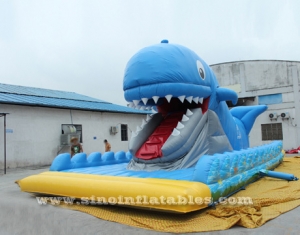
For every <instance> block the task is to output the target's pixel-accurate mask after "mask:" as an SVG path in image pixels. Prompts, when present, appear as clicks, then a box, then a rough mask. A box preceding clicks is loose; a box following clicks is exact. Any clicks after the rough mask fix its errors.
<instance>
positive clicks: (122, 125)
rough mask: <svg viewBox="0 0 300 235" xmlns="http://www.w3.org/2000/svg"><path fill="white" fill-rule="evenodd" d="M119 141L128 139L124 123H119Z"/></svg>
mask: <svg viewBox="0 0 300 235" xmlns="http://www.w3.org/2000/svg"><path fill="white" fill-rule="evenodd" d="M121 141H128V127H127V125H125V124H121Z"/></svg>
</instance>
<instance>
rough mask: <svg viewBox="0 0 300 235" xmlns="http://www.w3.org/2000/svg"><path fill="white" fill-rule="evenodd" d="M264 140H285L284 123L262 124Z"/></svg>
mask: <svg viewBox="0 0 300 235" xmlns="http://www.w3.org/2000/svg"><path fill="white" fill-rule="evenodd" d="M261 135H262V140H283V135H282V123H271V124H261Z"/></svg>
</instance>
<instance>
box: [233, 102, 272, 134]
mask: <svg viewBox="0 0 300 235" xmlns="http://www.w3.org/2000/svg"><path fill="white" fill-rule="evenodd" d="M267 109H268V106H267V105H256V106H242V107H235V108H232V109H231V110H230V112H231V114H232V116H234V117H235V118H237V119H239V120H240V121H241V122H242V123H243V124H244V127H245V130H246V133H247V135H248V134H249V133H250V131H251V129H252V127H253V124H254V122H255V119H256V118H257V117H258V116H259V115H260V114H262V113H263V112H264V111H266V110H267Z"/></svg>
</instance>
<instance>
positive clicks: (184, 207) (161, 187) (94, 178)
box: [17, 171, 211, 213]
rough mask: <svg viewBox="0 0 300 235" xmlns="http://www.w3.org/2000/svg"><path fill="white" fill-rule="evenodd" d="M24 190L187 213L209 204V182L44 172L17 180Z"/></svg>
mask: <svg viewBox="0 0 300 235" xmlns="http://www.w3.org/2000/svg"><path fill="white" fill-rule="evenodd" d="M17 183H18V184H19V186H20V188H21V190H22V191H25V192H30V193H37V194H43V195H53V196H62V197H71V198H76V199H78V201H76V203H77V204H81V205H82V204H83V205H87V204H93V205H95V204H97V205H103V204H110V205H120V206H134V207H141V208H144V209H155V210H163V211H169V212H177V213H187V212H191V211H196V210H200V209H203V208H205V207H207V206H208V204H209V202H210V198H211V193H210V189H209V188H208V186H207V185H205V184H203V183H199V182H190V181H181V180H166V179H152V178H133V177H116V176H101V175H90V174H78V173H64V172H50V171H49V172H44V173H41V174H38V175H32V176H29V177H27V178H24V179H22V180H19V181H17Z"/></svg>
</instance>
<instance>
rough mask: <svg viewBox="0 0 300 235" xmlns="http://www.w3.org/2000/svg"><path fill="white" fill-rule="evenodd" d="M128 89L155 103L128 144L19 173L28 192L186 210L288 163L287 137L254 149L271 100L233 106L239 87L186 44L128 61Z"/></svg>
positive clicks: (142, 101)
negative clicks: (223, 81)
mask: <svg viewBox="0 0 300 235" xmlns="http://www.w3.org/2000/svg"><path fill="white" fill-rule="evenodd" d="M123 88H124V95H125V99H126V100H127V101H128V102H130V106H131V107H134V108H139V109H149V108H150V109H151V108H153V110H155V113H153V114H150V112H149V114H148V115H147V118H146V119H145V120H143V122H142V124H141V126H138V127H137V130H136V132H134V133H132V135H131V139H130V142H129V151H128V152H126V153H125V152H123V151H121V152H117V153H113V152H107V153H104V154H103V155H102V154H101V153H99V152H95V153H91V154H90V155H89V156H88V157H87V156H86V154H85V153H79V154H76V155H75V156H74V157H73V158H71V157H70V154H68V153H65V154H60V155H58V156H57V157H56V158H55V159H54V160H53V162H52V165H51V167H50V171H48V172H44V173H41V174H38V175H33V176H29V177H27V178H24V179H22V180H19V181H18V184H19V186H20V188H21V190H22V191H26V192H31V193H38V194H47V195H56V196H57V195H58V196H69V197H74V198H76V199H78V200H80V199H81V200H83V199H84V200H83V201H84V202H86V201H90V200H91V197H92V198H101V200H100V202H99V205H102V204H114V205H115V204H118V205H126V206H136V207H142V208H147V209H158V210H164V211H171V212H180V213H186V212H190V211H195V210H199V209H202V208H205V207H207V206H210V205H213V204H214V203H215V202H218V201H219V200H220V198H223V197H229V196H230V195H232V194H234V193H235V192H237V191H239V190H240V189H242V188H244V187H245V186H246V185H247V184H249V183H252V182H253V181H255V180H257V179H259V178H260V177H261V176H262V175H266V174H267V173H266V172H268V170H272V169H274V168H275V167H276V166H278V165H279V164H280V163H281V162H282V159H283V156H284V152H283V150H282V143H281V142H280V141H274V142H272V143H270V144H267V145H263V146H258V147H254V148H249V139H248V135H249V133H250V131H251V128H252V126H253V124H254V121H255V119H256V117H257V116H258V115H260V114H261V113H262V112H264V111H265V110H266V109H267V107H266V106H264V105H258V106H247V107H235V108H232V109H231V110H229V108H228V106H227V104H226V101H231V102H232V103H233V104H236V103H237V100H238V96H237V94H236V93H235V92H234V91H232V90H229V89H225V88H221V87H219V85H218V82H217V79H216V77H215V75H214V73H213V71H212V70H211V69H210V67H209V66H208V65H207V64H206V63H205V62H204V61H203V60H202V59H201V58H200V57H199V56H197V55H196V54H195V53H194V52H193V51H191V50H190V49H188V48H186V47H184V46H181V45H175V44H170V43H168V41H167V40H163V41H162V42H161V43H159V44H156V45H153V46H149V47H146V48H144V49H142V50H140V51H139V52H138V53H136V54H135V55H134V56H133V57H132V58H131V59H130V60H129V62H128V64H127V67H126V69H125V75H124V83H123ZM286 178H287V179H288V178H291V179H292V178H293V177H292V176H286ZM116 198H118V199H120V200H117V199H116ZM123 198H126V199H128V198H129V199H130V200H129V202H130V203H129V202H128V200H127V201H126V202H124V201H122V200H121V199H123ZM163 198H164V199H166V198H167V201H166V200H163ZM172 198H173V199H172ZM113 199H115V200H113ZM135 199H136V200H135ZM159 199H161V200H163V201H160V200H159ZM176 199H178V201H176ZM183 199H185V200H183ZM194 199H195V200H194ZM196 199H197V200H196ZM187 200H189V202H188V203H187ZM191 200H192V202H191ZM184 202H185V203H184Z"/></svg>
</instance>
